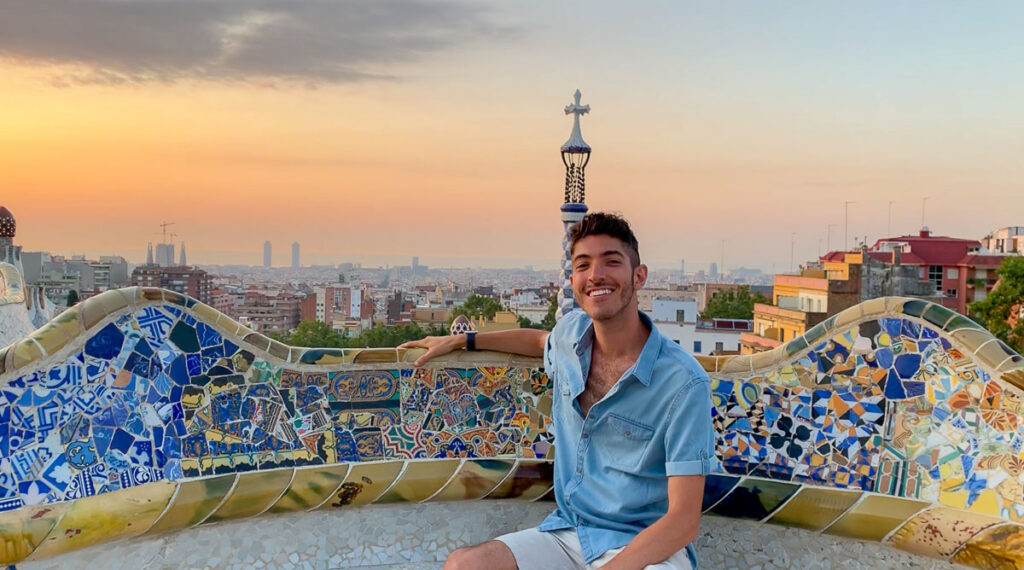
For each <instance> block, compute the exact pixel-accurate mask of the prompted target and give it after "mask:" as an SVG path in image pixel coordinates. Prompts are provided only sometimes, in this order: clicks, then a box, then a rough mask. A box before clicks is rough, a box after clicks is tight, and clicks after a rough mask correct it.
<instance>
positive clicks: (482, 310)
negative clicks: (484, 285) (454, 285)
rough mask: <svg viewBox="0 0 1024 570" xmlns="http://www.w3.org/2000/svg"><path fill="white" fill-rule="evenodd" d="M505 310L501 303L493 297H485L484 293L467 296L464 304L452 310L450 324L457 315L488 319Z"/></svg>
mask: <svg viewBox="0 0 1024 570" xmlns="http://www.w3.org/2000/svg"><path fill="white" fill-rule="evenodd" d="M501 310H504V307H502V306H501V303H499V302H497V301H495V300H494V299H492V298H491V297H484V296H483V295H470V296H469V297H466V302H465V303H463V304H462V306H459V307H455V309H453V310H452V318H451V319H449V321H448V322H449V324H450V323H451V321H452V320H454V319H455V317H457V316H459V315H466V316H467V317H469V318H470V319H478V318H480V317H484V318H486V319H487V320H490V319H493V318H494V315H495V313H497V312H498V311H501Z"/></svg>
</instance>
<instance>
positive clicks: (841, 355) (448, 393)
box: [0, 288, 1024, 561]
mask: <svg viewBox="0 0 1024 570" xmlns="http://www.w3.org/2000/svg"><path fill="white" fill-rule="evenodd" d="M416 354H418V353H417V352H416V351H406V350H395V349H383V350H340V349H302V348H294V347H287V346H284V345H282V344H280V343H277V342H275V341H271V340H270V339H267V338H266V337H264V336H262V335H259V334H257V333H254V332H252V331H250V330H248V329H246V328H244V327H242V326H240V325H238V324H237V323H235V322H233V321H231V320H230V319H228V318H226V317H224V316H223V315H220V314H218V313H217V312H216V311H214V310H213V309H211V308H210V307H207V306H205V305H202V304H200V303H197V302H196V301H194V300H192V299H189V298H186V297H184V296H181V295H178V294H175V293H171V292H167V291H160V290H154V289H139V288H132V289H124V290H118V291H109V292H106V293H103V294H101V295H98V296H96V297H93V298H90V299H88V300H86V301H85V302H83V303H81V304H80V305H78V306H76V307H75V308H73V309H72V310H71V311H68V312H66V313H64V314H62V315H60V316H59V317H58V318H57V319H55V320H54V321H53V322H52V323H51V324H50V325H48V326H46V327H44V328H43V329H40V330H39V331H36V332H35V333H33V334H32V335H31V336H30V337H28V338H25V339H23V340H22V341H20V342H18V343H16V344H14V345H12V346H11V347H10V348H8V349H6V351H4V355H3V358H2V361H3V367H2V369H0V458H2V462H0V533H3V534H4V537H5V541H6V542H5V543H4V544H5V546H4V548H5V549H6V552H7V554H5V556H7V557H8V559H10V560H11V561H17V560H18V559H19V558H20V557H24V556H25V555H26V554H28V553H29V552H33V551H34V554H32V556H33V557H34V558H39V557H41V556H46V555H49V554H53V553H56V552H61V551H64V550H67V549H74V548H79V547H80V546H83V545H85V544H89V543H91V542H99V541H103V540H111V539H114V538H118V537H127V536H134V535H135V534H137V533H143V532H149V533H150V534H151V535H154V536H155V535H160V534H161V533H166V532H168V531H176V530H180V529H184V528H188V527H191V526H194V525H197V524H200V523H202V522H204V521H205V522H211V523H212V522H219V521H226V520H229V519H234V518H240V517H248V516H254V515H258V514H260V513H264V512H268V513H287V512H295V511H305V510H310V509H314V510H320V511H330V510H332V509H338V508H340V507H351V506H358V505H366V504H370V503H373V502H377V503H381V504H383V503H391V502H410V501H411V502H416V501H424V500H429V501H438V502H440V501H450V500H466V499H479V498H486V499H498V498H506V499H507V498H515V499H519V500H521V501H532V500H537V499H542V498H545V497H550V496H551V489H552V469H551V458H552V457H553V453H554V446H553V444H554V442H553V440H552V435H551V430H550V412H551V396H550V388H551V385H550V379H549V378H548V377H547V376H546V375H545V374H543V372H542V371H541V370H539V369H537V368H536V367H537V365H538V362H537V361H532V360H528V359H522V358H516V359H513V358H507V357H506V358H505V359H504V361H489V360H486V359H487V358H494V357H493V356H486V355H477V354H476V353H474V354H472V355H469V354H458V355H453V356H452V358H451V359H449V360H443V361H437V362H435V363H433V367H431V368H418V369H417V368H413V367H412V366H411V364H410V362H411V360H412V359H414V358H415V355H416ZM475 358H482V359H483V360H474V359H475ZM501 362H504V364H501ZM701 362H702V363H703V364H704V365H705V366H706V367H707V368H708V370H709V374H710V376H711V378H712V397H713V401H712V402H711V403H710V406H711V408H712V416H713V421H714V423H715V427H716V430H717V431H718V440H717V448H716V456H717V459H718V460H719V461H718V462H717V467H716V472H715V473H713V474H712V475H711V476H710V477H708V479H707V484H706V488H705V497H704V502H703V508H704V509H706V510H709V512H710V513H714V514H720V515H725V516H731V517H734V518H739V519H749V520H765V519H767V520H770V521H771V522H773V523H778V524H783V525H788V526H795V527H803V528H809V529H815V530H820V529H822V528H824V532H825V533H826V534H829V535H837V536H853V537H858V538H862V539H869V540H876V541H877V540H881V539H883V538H884V537H885V536H887V535H888V534H889V533H890V532H892V531H894V530H896V529H897V528H900V529H901V530H900V532H896V533H894V534H893V539H892V540H893V542H894V543H896V544H898V545H899V546H901V547H904V548H907V549H910V550H914V551H921V552H925V551H927V552H929V553H931V554H933V555H937V556H950V555H953V553H955V552H958V549H960V550H959V551H960V552H965V553H967V554H962V556H964V557H968V556H974V557H975V559H977V560H981V558H978V557H980V556H983V555H982V554H978V553H983V552H984V553H988V552H989V550H992V549H989V550H986V549H985V548H983V547H982V545H983V544H988V543H983V542H979V543H978V545H974V546H970V545H968V546H965V543H968V542H969V541H970V540H971V537H970V536H966V534H967V532H966V530H964V529H966V528H968V527H969V528H975V527H973V526H970V525H971V524H974V523H972V522H971V521H976V520H985V521H993V522H1016V521H1021V519H1022V518H1024V499H1022V497H1024V453H1022V449H1021V448H1022V447H1024V421H1022V418H1021V416H1022V414H1024V393H1022V391H1021V389H1020V387H1019V384H1020V382H1015V381H1013V380H1012V379H1013V378H1017V376H1014V375H1024V372H1022V367H1021V362H1022V361H1021V358H1020V357H1019V355H1015V354H1013V353H1012V352H1008V349H1007V348H1006V347H1005V345H1003V344H1001V343H999V342H996V341H993V340H992V337H991V336H990V335H989V334H988V333H987V332H986V331H984V330H983V329H981V328H980V327H978V326H977V325H976V324H974V323H973V322H971V321H970V320H968V319H965V318H963V317H962V316H959V315H956V314H955V313H952V312H950V311H948V310H946V309H944V308H941V307H939V306H937V305H934V304H931V303H928V302H925V301H921V300H902V299H895V298H886V299H876V300H872V301H870V302H868V303H865V304H863V305H861V306H857V307H853V308H851V309H849V310H847V311H844V312H842V313H840V314H839V315H836V316H834V317H831V318H829V319H828V320H826V321H825V322H823V323H822V324H820V325H818V326H816V327H814V328H813V329H812V330H810V331H808V334H807V335H805V336H804V337H802V338H798V339H794V340H793V341H790V342H789V343H787V344H786V345H784V346H783V347H780V348H779V349H776V350H775V351H772V352H769V353H762V354H758V355H753V356H750V357H743V358H732V357H717V358H710V359H707V358H706V359H702V360H701ZM168 489H169V491H165V490H168ZM158 490H159V492H158ZM151 492H152V493H156V494H157V495H159V496H160V497H163V495H166V497H164V498H163V499H161V500H162V501H163V503H164V504H163V505H162V506H161V507H160V508H159V509H156V508H155V507H154V506H153V505H152V504H149V503H147V504H145V505H143V504H134V503H131V502H128V503H124V502H120V503H119V502H118V499H117V497H122V496H125V495H126V494H127V495H129V496H134V495H132V494H133V493H140V494H142V495H145V494H146V493H151ZM863 493H867V496H864V497H863V498H862V499H861V500H860V501H859V502H856V503H855V504H852V507H850V503H851V502H852V501H854V500H855V498H856V497H857V496H859V495H861V494H863ZM103 497H110V499H109V500H111V501H114V503H112V505H113V506H112V507H111V508H110V509H109V512H108V513H107V514H106V515H105V516H103V517H97V518H96V521H97V522H96V523H95V524H93V525H92V526H90V525H88V524H80V521H82V520H85V518H86V516H85V515H84V514H82V513H84V512H85V511H84V510H83V509H95V508H97V507H96V506H90V505H91V504H92V503H94V502H97V501H99V502H102V501H103V500H104V499H103ZM154 502H156V503H158V502H160V501H157V500H155V499H154ZM168 503H169V506H168ZM97 504H99V503H98V502H97ZM104 504H105V503H104ZM50 506H52V507H53V509H54V510H53V511H52V512H56V511H57V510H59V509H61V508H64V509H66V510H67V514H66V515H65V516H64V518H63V519H60V521H59V523H58V522H57V520H56V519H54V520H53V521H52V522H53V523H54V525H55V526H52V528H50V530H49V531H44V530H43V529H45V528H46V525H47V524H49V522H47V521H50V520H51V519H50V518H49V515H45V514H44V515H39V516H40V519H39V523H38V524H36V523H31V524H30V523H29V522H27V519H26V517H29V516H31V515H32V514H33V513H35V514H38V513H39V512H40V511H39V510H38V509H39V508H40V507H42V508H49V507H50ZM165 507H166V508H165ZM847 507H849V510H848V511H847V510H846V508H847ZM925 507H933V509H932V511H929V512H935V513H940V512H941V513H945V514H943V517H942V519H941V521H939V522H936V521H931V522H928V523H921V522H920V521H918V522H917V523H914V522H913V521H911V522H910V523H908V522H907V520H908V519H910V518H911V517H912V516H913V515H915V514H916V513H918V511H920V510H921V509H923V508H925ZM934 507H939V508H940V509H941V510H940V509H936V508H934ZM375 508H385V507H375ZM844 511H846V512H844ZM921 516H925V515H921ZM117 517H121V518H123V519H124V520H120V519H118V521H115V520H114V518H117ZM833 519H835V520H834V521H833ZM921 520H924V519H921ZM5 521H6V522H5ZM18 521H20V522H18ZM104 521H106V522H104ZM940 522H941V524H940ZM1022 522H1024V521H1022ZM129 523H130V524H129ZM947 523H948V524H949V525H954V523H955V525H954V526H948V528H947V526H942V525H944V524H947ZM68 525H72V526H68ZM73 525H79V526H73ZM928 525H931V526H932V527H935V528H941V529H944V530H942V533H943V535H944V539H943V542H941V545H939V546H934V545H933V546H929V547H927V548H925V547H921V546H920V545H921V544H924V541H923V539H922V538H921V536H923V535H921V532H920V531H919V528H925V527H927V526H928ZM956 525H959V526H956ZM142 527H145V528H142ZM954 527H955V528H956V529H960V531H961V532H959V534H958V533H957V532H956V531H955V530H954ZM993 528H1000V527H993ZM19 529H21V530H19ZM978 530H981V531H982V535H983V534H984V532H987V531H985V530H983V529H981V528H979V529H978ZM44 532H46V536H45V537H42V535H43V533H44ZM65 532H71V533H72V534H73V535H75V536H78V535H81V539H80V540H74V539H72V538H68V537H66V536H58V535H60V534H61V533H65ZM993 532H994V531H993ZM979 536H981V535H979ZM998 540H1002V539H998ZM998 540H997V541H996V542H998ZM1007 540H1009V539H1007ZM936 544H938V543H936ZM993 551H994V550H993ZM971 553H973V554H971ZM984 556H989V554H984ZM992 556H997V557H998V556H1002V555H1001V554H992Z"/></svg>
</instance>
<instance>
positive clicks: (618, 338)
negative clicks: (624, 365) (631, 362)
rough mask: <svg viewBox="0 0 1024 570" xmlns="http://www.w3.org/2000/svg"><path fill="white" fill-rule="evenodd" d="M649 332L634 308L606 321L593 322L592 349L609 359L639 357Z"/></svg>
mask: <svg viewBox="0 0 1024 570" xmlns="http://www.w3.org/2000/svg"><path fill="white" fill-rule="evenodd" d="M649 332H650V331H648V330H647V327H646V326H644V323H643V321H642V320H640V313H639V312H638V311H637V309H636V307H633V308H632V309H631V310H625V311H623V312H622V314H621V315H618V316H617V317H616V318H614V319H611V320H607V321H594V348H595V349H596V350H597V351H598V352H600V353H601V354H602V355H604V356H606V357H610V358H618V357H631V358H633V359H635V358H637V357H639V355H640V352H641V351H642V350H643V348H644V344H645V343H646V342H647V336H648V334H649Z"/></svg>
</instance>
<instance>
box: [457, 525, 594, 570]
mask: <svg viewBox="0 0 1024 570" xmlns="http://www.w3.org/2000/svg"><path fill="white" fill-rule="evenodd" d="M585 567H586V565H585V564H583V554H582V552H580V545H579V539H578V538H576V532H575V531H574V530H558V531H554V532H541V531H539V530H537V529H536V528H530V529H526V530H521V531H519V532H513V533H509V534H505V535H502V536H499V537H498V538H497V539H495V540H491V541H488V542H485V543H483V544H478V545H476V546H469V547H466V548H460V549H458V550H455V551H454V552H452V553H451V554H449V555H448V560H446V561H445V563H444V570H517V569H518V570H550V569H552V568H559V569H563V568H564V569H573V570H575V569H578V570H584V568H585Z"/></svg>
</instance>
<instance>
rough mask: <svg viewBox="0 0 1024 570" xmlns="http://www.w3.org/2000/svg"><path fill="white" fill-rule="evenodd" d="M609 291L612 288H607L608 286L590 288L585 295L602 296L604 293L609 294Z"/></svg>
mask: <svg viewBox="0 0 1024 570" xmlns="http://www.w3.org/2000/svg"><path fill="white" fill-rule="evenodd" d="M611 292H612V290H611V289H608V288H602V289H591V290H590V292H589V293H587V296H588V297H604V296H605V295H610V294H611Z"/></svg>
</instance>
